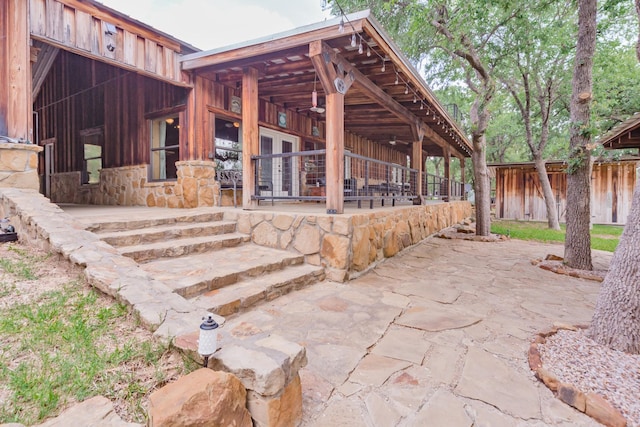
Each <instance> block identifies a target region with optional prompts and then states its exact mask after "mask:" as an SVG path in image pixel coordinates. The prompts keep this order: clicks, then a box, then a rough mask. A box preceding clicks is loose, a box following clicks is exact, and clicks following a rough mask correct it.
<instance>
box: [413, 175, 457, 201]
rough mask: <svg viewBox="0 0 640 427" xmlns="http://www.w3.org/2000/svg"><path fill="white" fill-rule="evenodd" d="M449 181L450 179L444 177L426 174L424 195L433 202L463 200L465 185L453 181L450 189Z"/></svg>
mask: <svg viewBox="0 0 640 427" xmlns="http://www.w3.org/2000/svg"><path fill="white" fill-rule="evenodd" d="M447 181H448V179H447V178H445V177H442V176H438V175H434V174H430V173H426V174H424V182H423V185H422V195H423V196H424V197H426V198H427V199H432V200H463V199H464V183H462V182H458V181H455V180H451V187H449V186H448V184H447ZM449 189H450V191H449ZM449 193H450V194H449Z"/></svg>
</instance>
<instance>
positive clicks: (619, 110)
mask: <svg viewBox="0 0 640 427" xmlns="http://www.w3.org/2000/svg"><path fill="white" fill-rule="evenodd" d="M340 4H341V5H342V6H343V8H344V9H345V11H348V12H352V11H356V10H362V9H371V11H372V13H373V15H374V16H375V17H376V18H377V19H378V20H379V21H380V22H381V23H382V24H383V26H384V28H385V30H386V31H387V32H389V33H390V34H391V35H392V37H393V38H394V40H395V41H396V42H397V43H398V44H399V45H400V47H401V48H402V49H403V51H404V52H405V53H407V54H408V56H409V57H410V59H411V60H412V62H413V63H414V64H415V65H416V67H418V68H421V66H422V67H423V70H422V71H423V73H424V75H425V77H426V80H427V81H428V82H429V84H430V85H431V87H432V88H434V89H435V91H436V93H437V95H438V97H439V99H441V100H442V103H443V104H450V103H456V104H457V105H458V106H459V107H460V108H461V110H462V111H463V112H464V114H465V115H466V116H467V117H468V115H469V110H470V107H471V104H472V103H473V101H474V94H473V92H472V91H471V90H470V89H469V87H468V86H467V85H466V83H465V77H466V76H467V73H466V70H468V68H466V65H465V64H464V63H463V61H462V60H461V59H460V58H456V57H454V56H452V55H451V51H452V50H453V49H455V48H456V47H460V43H461V40H462V38H461V36H462V35H463V34H464V35H467V36H468V37H470V38H471V40H472V42H473V43H474V44H475V45H477V46H478V45H479V44H478V41H482V42H483V43H484V44H482V50H481V51H480V55H481V60H482V61H483V62H485V63H486V64H488V68H489V69H490V70H491V72H493V73H495V75H496V76H499V77H502V78H507V79H512V80H520V79H521V76H522V71H523V70H524V71H525V72H527V75H528V76H529V78H530V82H531V83H532V84H531V86H530V90H531V91H532V94H535V93H537V92H539V89H544V86H545V85H546V84H547V83H549V81H552V82H553V88H554V90H555V91H556V97H555V98H553V99H552V100H551V101H552V102H553V108H552V109H551V115H550V117H549V135H548V142H547V143H546V146H544V147H542V148H543V157H544V158H547V159H562V158H567V157H568V156H569V152H568V150H569V126H570V123H569V100H570V96H571V71H572V67H573V57H574V52H575V43H576V40H575V34H576V32H577V8H576V5H575V2H573V1H566V2H548V1H533V2H528V3H522V2H517V1H515V0H513V1H509V0H501V1H489V0H471V1H466V2H460V1H453V0H438V1H436V0H342V1H340ZM443 5H444V6H446V10H447V18H448V19H449V21H450V28H452V29H453V30H454V31H455V34H456V40H457V42H456V43H447V42H446V41H444V40H443V39H442V37H441V36H440V35H439V34H438V33H437V32H436V30H435V28H434V26H433V25H432V23H433V21H434V19H437V18H438V12H439V11H442V10H444V9H442V6H443ZM333 12H334V13H337V8H335V4H334V10H333ZM508 18H510V19H508ZM498 23H503V24H504V25H502V26H498V25H497V24H498ZM492 29H495V31H494V32H493V33H491V37H488V36H489V31H491V30H492ZM636 35H637V21H636V17H635V14H634V10H633V3H632V2H628V1H626V0H606V1H603V2H600V4H599V11H598V46H597V50H596V55H595V58H594V70H593V72H594V98H593V101H592V105H593V108H592V118H591V121H590V122H591V125H590V127H587V128H585V129H584V131H585V132H587V133H588V134H589V135H590V136H597V135H601V134H603V133H604V132H605V131H606V130H607V129H608V128H610V127H611V126H612V125H614V124H615V123H618V122H619V121H621V120H624V119H625V118H626V117H628V116H629V115H631V114H632V113H634V112H635V111H637V110H638V109H639V108H640V72H639V71H640V68H639V67H640V66H639V65H638V63H637V60H636V58H635V51H634V45H635V40H636ZM518 61H519V62H520V65H521V66H524V68H522V69H521V68H519V67H518V65H517V64H518ZM469 76H470V78H471V81H472V82H474V83H475V84H478V81H477V79H476V76H475V75H474V73H470V74H469ZM535 76H540V79H539V82H540V83H541V85H542V86H540V88H537V87H536V86H535V84H534V77H535ZM518 90H519V91H520V92H519V93H520V94H522V90H523V89H522V87H520V88H519V89H518ZM507 96H508V92H507V90H506V87H504V86H498V87H497V93H496V94H495V96H494V101H493V103H492V105H491V106H490V111H491V122H490V124H489V127H488V129H487V132H486V137H487V156H488V158H489V161H491V162H495V161H498V160H499V159H501V158H503V159H504V160H505V161H528V160H530V159H531V154H530V150H529V148H528V146H527V143H526V135H525V132H524V131H523V129H522V124H523V121H522V117H521V116H520V113H519V111H518V110H517V107H516V106H515V104H513V103H512V102H511V103H510V102H509V101H507V100H506V99H507ZM531 107H532V115H531V118H532V123H533V126H532V132H533V136H534V138H539V136H540V131H541V124H540V123H541V122H540V120H541V115H540V106H539V105H535V104H533V105H532V106H531ZM464 129H465V130H466V131H467V132H472V131H474V130H477V129H474V128H473V126H472V124H471V123H469V122H467V123H464Z"/></svg>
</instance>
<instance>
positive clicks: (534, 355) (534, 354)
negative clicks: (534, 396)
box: [528, 343, 542, 371]
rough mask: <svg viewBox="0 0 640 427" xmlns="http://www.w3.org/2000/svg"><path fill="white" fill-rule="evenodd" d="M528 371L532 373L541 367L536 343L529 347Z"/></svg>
mask: <svg viewBox="0 0 640 427" xmlns="http://www.w3.org/2000/svg"><path fill="white" fill-rule="evenodd" d="M528 359H529V369H531V370H532V371H537V370H538V369H540V368H541V367H542V360H541V358H540V351H539V350H538V345H537V344H536V343H532V344H531V345H530V346H529V353H528Z"/></svg>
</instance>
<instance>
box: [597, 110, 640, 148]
mask: <svg viewBox="0 0 640 427" xmlns="http://www.w3.org/2000/svg"><path fill="white" fill-rule="evenodd" d="M597 142H598V143H600V144H602V145H603V146H604V147H605V148H609V149H621V148H640V113H635V114H634V115H633V116H631V117H629V118H628V119H627V120H625V121H623V122H621V123H618V124H617V125H616V126H614V127H613V128H611V130H609V131H608V132H607V133H605V134H604V135H602V136H601V137H599V138H598V140H597Z"/></svg>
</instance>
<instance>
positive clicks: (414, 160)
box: [411, 141, 424, 196]
mask: <svg viewBox="0 0 640 427" xmlns="http://www.w3.org/2000/svg"><path fill="white" fill-rule="evenodd" d="M412 148H413V150H412V152H411V167H412V168H413V169H417V170H418V176H417V178H416V181H417V182H416V196H422V170H423V169H424V162H423V161H422V141H413V147H412Z"/></svg>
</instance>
